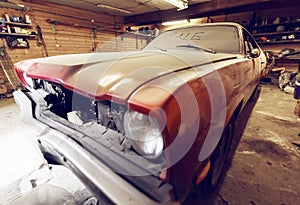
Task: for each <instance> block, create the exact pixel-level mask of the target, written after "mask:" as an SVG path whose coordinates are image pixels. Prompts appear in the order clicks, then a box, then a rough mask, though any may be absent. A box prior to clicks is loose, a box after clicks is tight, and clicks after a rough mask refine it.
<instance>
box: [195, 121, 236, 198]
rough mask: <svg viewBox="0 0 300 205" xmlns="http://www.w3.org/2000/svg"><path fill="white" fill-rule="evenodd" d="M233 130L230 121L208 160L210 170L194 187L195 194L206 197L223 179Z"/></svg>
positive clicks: (232, 122) (232, 124) (232, 123)
mask: <svg viewBox="0 0 300 205" xmlns="http://www.w3.org/2000/svg"><path fill="white" fill-rule="evenodd" d="M233 129H234V120H230V122H229V123H228V125H227V127H226V128H225V129H224V131H223V134H222V137H221V139H220V141H219V143H218V145H217V147H216V149H215V150H214V152H213V154H212V156H211V158H210V162H211V165H210V169H209V172H208V174H207V176H206V178H205V179H204V180H203V181H202V182H201V183H200V184H199V185H196V194H197V195H198V196H206V195H209V194H210V193H211V192H213V191H214V190H216V188H217V187H218V185H219V184H220V182H221V181H222V180H223V179H224V175H225V173H226V171H227V166H226V165H227V161H228V155H229V151H230V147H231V142H232V137H233Z"/></svg>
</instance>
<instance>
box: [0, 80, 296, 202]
mask: <svg viewBox="0 0 300 205" xmlns="http://www.w3.org/2000/svg"><path fill="white" fill-rule="evenodd" d="M295 104H296V102H295V101H294V100H293V97H292V95H290V94H286V93H284V92H281V91H280V90H279V89H278V88H277V87H276V86H275V85H270V84H265V85H262V89H261V95H260V97H259V99H258V101H257V103H248V105H247V106H246V108H245V110H244V111H243V113H242V114H241V116H240V117H239V119H238V120H237V124H236V132H235V135H236V136H235V141H234V142H233V152H232V153H231V160H232V162H231V166H230V167H229V170H228V172H227V175H226V177H225V179H224V183H223V184H222V186H221V187H220V189H218V190H217V191H216V193H214V194H213V195H212V196H211V197H210V198H209V199H199V198H196V197H195V196H194V195H193V194H191V195H190V196H189V198H188V199H187V201H186V203H185V204H209V203H212V204H215V205H217V204H218V205H228V204H229V205H234V204H236V205H239V204H250V205H260V204H261V205H266V204H272V205H273V204H278V205H296V204H300V195H299V193H300V177H299V170H300V150H299V148H297V147H296V146H295V145H293V144H292V142H296V141H299V139H300V137H299V136H298V134H299V133H300V121H299V119H298V118H296V116H295V115H294V114H293V110H294V106H295ZM0 120H1V123H0V130H1V132H0V161H1V167H0V205H1V204H6V203H5V200H8V199H10V200H11V198H13V197H18V196H20V195H25V197H23V198H22V200H23V201H22V200H19V201H18V200H17V202H18V203H16V204H24V200H25V201H26V204H45V203H43V202H47V203H46V204H62V202H63V201H64V203H65V202H67V203H66V204H82V203H83V202H84V201H85V200H87V199H89V198H90V197H91V194H90V193H89V192H88V191H87V190H86V189H85V187H84V186H83V185H82V184H81V183H80V181H79V180H78V179H77V178H76V177H75V176H74V175H73V174H72V173H71V172H70V171H69V170H67V169H65V168H63V167H61V166H52V169H51V170H50V171H49V169H48V168H47V165H45V164H46V162H45V160H44V159H43V158H42V155H41V153H40V152H39V150H38V149H37V148H36V146H35V144H34V143H32V141H31V140H30V139H29V138H28V137H27V136H26V135H25V134H24V130H23V129H22V128H21V126H20V120H19V109H18V107H17V105H16V104H15V103H14V100H13V99H2V100H0ZM234 151H235V152H234ZM45 167H46V168H45ZM33 178H34V179H35V182H36V183H37V184H43V186H39V187H41V189H40V190H41V191H40V192H41V193H48V194H47V196H42V197H38V198H37V197H36V196H37V195H39V194H36V193H35V194H34V195H33V194H30V193H32V190H31V189H32V188H28V187H30V186H29V185H28V179H33ZM26 180H27V181H26ZM45 182H46V183H45ZM16 184H17V185H16ZM16 187H19V188H17V189H16ZM20 187H21V189H20ZM14 189H15V190H14ZM45 190H46V191H45ZM12 192H13V194H11V193H12ZM37 192H39V191H37ZM20 193H21V194H20ZM50 193H52V194H50ZM11 196H13V197H11ZM39 196H40V195H39Z"/></svg>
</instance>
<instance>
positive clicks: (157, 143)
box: [124, 110, 164, 157]
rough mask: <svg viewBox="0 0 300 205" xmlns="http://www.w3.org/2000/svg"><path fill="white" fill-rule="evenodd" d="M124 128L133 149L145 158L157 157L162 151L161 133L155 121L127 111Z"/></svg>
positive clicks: (146, 116)
mask: <svg viewBox="0 0 300 205" xmlns="http://www.w3.org/2000/svg"><path fill="white" fill-rule="evenodd" d="M124 128H125V134H126V136H127V138H129V140H130V142H131V144H132V146H133V148H134V149H135V150H136V151H137V152H138V153H139V154H141V155H143V156H145V157H158V156H159V155H160V154H161V152H162V151H163V147H164V142H163V137H162V132H161V129H160V126H159V125H158V123H157V121H156V120H155V119H154V118H152V117H150V116H148V115H144V114H142V113H139V112H136V111H132V110H128V111H127V112H126V113H125V116H124Z"/></svg>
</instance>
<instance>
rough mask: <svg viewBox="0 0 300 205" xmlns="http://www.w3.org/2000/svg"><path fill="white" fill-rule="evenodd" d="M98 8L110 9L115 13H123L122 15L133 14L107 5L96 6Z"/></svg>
mask: <svg viewBox="0 0 300 205" xmlns="http://www.w3.org/2000/svg"><path fill="white" fill-rule="evenodd" d="M96 6H97V7H99V8H103V9H110V10H113V11H118V12H122V13H126V14H132V13H133V12H132V11H129V10H125V9H121V8H117V7H113V6H109V5H105V4H96Z"/></svg>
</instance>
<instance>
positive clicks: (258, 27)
mask: <svg viewBox="0 0 300 205" xmlns="http://www.w3.org/2000/svg"><path fill="white" fill-rule="evenodd" d="M277 26H300V22H293V23H276V24H265V25H257V26H253V27H252V29H253V30H255V29H263V28H267V27H277Z"/></svg>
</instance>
